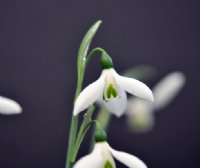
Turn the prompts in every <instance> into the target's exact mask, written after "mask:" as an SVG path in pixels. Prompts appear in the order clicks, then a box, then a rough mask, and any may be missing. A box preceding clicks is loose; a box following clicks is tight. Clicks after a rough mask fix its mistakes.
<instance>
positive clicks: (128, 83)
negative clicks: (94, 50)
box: [73, 52, 154, 117]
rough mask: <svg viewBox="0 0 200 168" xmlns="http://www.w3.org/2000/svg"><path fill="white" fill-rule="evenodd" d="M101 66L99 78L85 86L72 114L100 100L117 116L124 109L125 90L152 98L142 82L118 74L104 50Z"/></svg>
mask: <svg viewBox="0 0 200 168" xmlns="http://www.w3.org/2000/svg"><path fill="white" fill-rule="evenodd" d="M101 66H102V69H103V71H102V73H101V76H100V78H99V79H98V80H96V81H95V82H93V83H92V84H90V85H89V86H87V87H86V88H85V89H84V90H83V91H82V92H81V93H80V95H79V96H78V98H77V100H76V102H75V107H74V112H73V114H74V115H77V114H78V113H80V112H81V111H83V110H85V109H86V108H88V106H89V105H91V104H93V103H94V102H96V101H97V100H100V101H102V102H103V104H104V105H105V106H106V108H107V109H108V110H109V111H110V112H111V113H113V114H115V115H116V116H118V117H119V116H121V115H122V114H123V112H124V111H125V109H126V105H127V96H126V92H128V93H130V94H133V95H135V96H137V97H140V98H143V99H147V100H150V101H153V100H154V98H153V94H152V92H151V90H150V89H149V88H148V87H147V86H146V85H145V84H144V83H142V82H140V81H138V80H136V79H133V78H128V77H123V76H120V75H119V74H118V73H117V72H116V71H115V70H114V68H113V63H112V60H111V59H110V57H109V56H108V54H107V53H106V52H103V53H102V57H101ZM125 91H126V92H125Z"/></svg>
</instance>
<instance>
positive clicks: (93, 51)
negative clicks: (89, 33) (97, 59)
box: [85, 47, 113, 69]
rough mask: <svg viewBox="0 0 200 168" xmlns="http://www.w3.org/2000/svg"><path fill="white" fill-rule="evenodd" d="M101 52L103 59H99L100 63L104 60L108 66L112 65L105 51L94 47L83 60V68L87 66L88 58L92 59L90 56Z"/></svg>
mask: <svg viewBox="0 0 200 168" xmlns="http://www.w3.org/2000/svg"><path fill="white" fill-rule="evenodd" d="M98 52H99V53H101V57H102V58H103V59H101V63H102V61H105V62H107V63H109V64H108V65H109V66H111V67H112V66H113V64H112V59H111V58H110V56H109V55H108V54H107V53H106V51H105V50H104V49H103V48H100V47H97V48H94V49H93V50H92V51H91V52H90V53H89V54H88V56H87V58H86V60H85V68H87V66H88V63H89V62H90V60H91V59H92V57H93V56H94V55H95V54H96V53H98ZM102 68H103V69H105V68H104V67H102Z"/></svg>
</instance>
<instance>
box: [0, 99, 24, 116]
mask: <svg viewBox="0 0 200 168" xmlns="http://www.w3.org/2000/svg"><path fill="white" fill-rule="evenodd" d="M21 112H22V108H21V106H20V105H19V104H18V103H17V102H16V101H14V100H11V99H9V98H6V97H3V96H0V114H5V115H12V114H19V113H21Z"/></svg>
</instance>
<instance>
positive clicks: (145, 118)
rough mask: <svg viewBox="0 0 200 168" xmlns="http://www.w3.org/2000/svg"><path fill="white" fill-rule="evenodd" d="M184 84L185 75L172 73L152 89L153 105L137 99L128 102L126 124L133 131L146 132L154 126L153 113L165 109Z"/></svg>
mask: <svg viewBox="0 0 200 168" xmlns="http://www.w3.org/2000/svg"><path fill="white" fill-rule="evenodd" d="M184 84H185V75H184V74H183V73H181V72H172V73H170V74H168V75H167V76H166V77H164V78H163V79H162V80H161V81H160V82H159V83H158V84H157V85H156V86H155V87H154V88H153V95H154V100H155V101H154V103H150V102H147V101H144V100H141V99H138V98H130V99H129V100H128V106H127V112H126V114H127V115H128V118H127V120H128V124H129V126H130V127H131V128H132V129H133V130H134V131H139V132H146V131H148V130H151V128H152V127H153V126H154V121H155V120H154V112H155V111H160V110H162V109H163V108H165V107H166V106H167V105H169V104H170V102H171V101H172V100H173V99H174V98H175V97H176V96H177V95H178V93H179V92H180V90H181V89H182V87H183V86H184Z"/></svg>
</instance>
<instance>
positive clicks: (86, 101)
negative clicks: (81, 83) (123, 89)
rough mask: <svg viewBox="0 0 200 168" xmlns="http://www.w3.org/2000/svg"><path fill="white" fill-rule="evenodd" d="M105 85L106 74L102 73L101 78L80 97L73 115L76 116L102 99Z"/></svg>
mask: <svg viewBox="0 0 200 168" xmlns="http://www.w3.org/2000/svg"><path fill="white" fill-rule="evenodd" d="M104 85H105V74H104V73H102V75H101V76H100V78H99V79H98V80H96V81H95V82H93V83H92V84H90V85H89V86H87V87H86V88H85V89H84V90H83V91H82V92H81V93H80V95H79V96H78V98H77V100H76V102H75V106H74V111H73V114H74V115H75V116H76V115H77V114H78V113H80V112H81V111H83V110H85V109H86V108H88V107H89V106H90V105H92V104H93V103H94V102H95V101H96V100H97V99H99V98H100V97H102V95H103V89H104Z"/></svg>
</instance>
